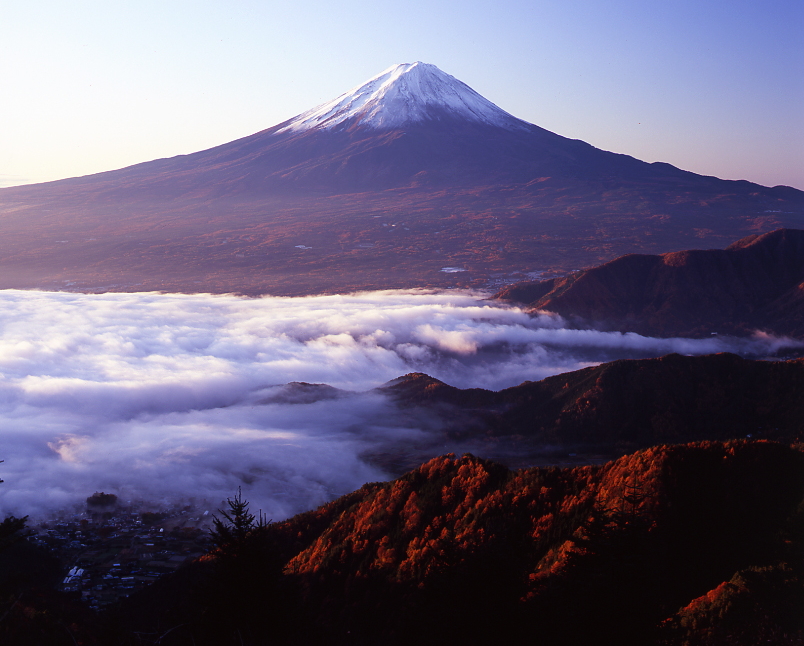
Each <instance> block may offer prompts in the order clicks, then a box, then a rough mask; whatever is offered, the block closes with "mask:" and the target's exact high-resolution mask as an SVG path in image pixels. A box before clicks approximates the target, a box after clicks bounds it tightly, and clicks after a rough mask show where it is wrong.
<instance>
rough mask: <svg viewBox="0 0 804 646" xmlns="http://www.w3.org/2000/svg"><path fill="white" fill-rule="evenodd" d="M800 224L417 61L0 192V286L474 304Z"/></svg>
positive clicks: (778, 195)
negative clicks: (182, 148)
mask: <svg viewBox="0 0 804 646" xmlns="http://www.w3.org/2000/svg"><path fill="white" fill-rule="evenodd" d="M803 214H804V192H802V191H798V190H796V189H792V188H789V187H775V188H767V187H762V186H758V185H756V184H752V183H749V182H745V181H738V182H734V181H725V180H719V179H717V178H714V177H707V176H702V175H696V174H694V173H691V172H687V171H683V170H680V169H678V168H676V167H674V166H671V165H669V164H665V163H646V162H642V161H639V160H637V159H635V158H633V157H630V156H628V155H623V154H617V153H612V152H606V151H603V150H599V149H597V148H595V147H593V146H591V145H589V144H587V143H585V142H583V141H580V140H575V139H569V138H566V137H563V136H560V135H558V134H555V133H552V132H549V131H548V130H545V129H543V128H540V127H538V126H536V125H533V124H530V123H527V122H525V121H522V120H521V119H518V118H516V117H514V116H513V115H511V114H509V113H507V112H505V111H504V110H503V109H501V108H499V107H498V106H496V105H495V104H493V103H492V102H491V101H489V100H487V99H485V98H484V97H482V96H481V95H480V94H478V93H477V92H475V91H474V90H472V89H471V88H470V87H469V86H467V85H466V84H464V83H462V82H461V81H459V80H458V79H456V78H454V77H452V76H450V75H449V74H446V73H444V72H442V71H441V70H440V69H438V68H437V67H436V66H434V65H429V64H426V63H421V62H416V63H406V64H400V65H394V66H392V67H390V68H388V69H387V70H385V71H384V72H382V73H380V74H378V75H377V76H375V77H373V78H371V79H369V80H368V81H366V82H365V83H364V84H362V85H360V86H358V87H356V88H354V89H352V90H350V91H349V92H346V93H345V94H343V95H341V96H339V97H337V98H335V99H333V100H332V101H329V102H327V103H324V104H322V105H320V106H318V107H315V108H313V109H311V110H309V111H307V112H304V113H302V114H300V115H298V116H296V117H294V118H292V119H289V120H288V121H285V122H283V123H280V124H277V125H275V126H273V127H271V128H268V129H267V130H263V131H261V132H258V133H256V134H253V135H250V136H248V137H244V138H242V139H238V140H236V141H232V142H230V143H226V144H223V145H220V146H217V147H214V148H211V149H208V150H204V151H200V152H197V153H194V154H190V155H180V156H178V157H173V158H170V159H159V160H154V161H150V162H145V163H142V164H137V165H135V166H131V167H128V168H123V169H120V170H114V171H108V172H104V173H98V174H95V175H89V176H86V177H78V178H71V179H65V180H59V181H56V182H49V183H45V184H38V185H30V186H20V187H12V188H6V189H0V236H1V238H2V241H3V242H2V243H0V245H1V246H0V270H2V273H0V276H2V278H0V287H48V288H53V287H60V288H61V287H65V286H69V287H70V288H73V289H113V290H118V289H120V290H139V289H166V290H180V291H214V292H220V291H237V292H243V293H274V294H305V293H316V292H322V291H345V290H351V289H366V288H387V287H413V286H432V287H445V286H469V285H474V286H480V287H492V286H495V285H494V283H495V281H497V282H499V281H503V282H505V281H507V280H509V279H510V278H509V277H510V276H511V275H512V274H517V272H518V274H519V275H520V276H524V275H527V274H530V275H533V274H535V273H540V274H548V275H549V274H550V272H558V273H562V272H566V271H569V270H572V269H577V268H580V267H584V266H589V265H592V264H598V263H599V262H603V261H607V260H611V259H612V258H614V257H616V256H617V255H622V254H623V253H629V252H643V253H645V252H646V253H664V252H668V251H675V250H678V249H684V248H690V247H694V246H698V244H701V243H703V244H706V245H708V246H716V247H725V246H726V245H728V244H729V243H731V242H733V241H734V240H735V239H738V238H740V237H743V236H745V235H747V234H750V233H757V232H760V233H761V232H763V231H768V230H771V229H775V228H777V227H780V226H786V227H792V228H797V227H800V226H801V223H802V218H803ZM696 243H697V244H696Z"/></svg>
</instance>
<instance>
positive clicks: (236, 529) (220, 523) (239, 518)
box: [210, 487, 263, 548]
mask: <svg viewBox="0 0 804 646" xmlns="http://www.w3.org/2000/svg"><path fill="white" fill-rule="evenodd" d="M226 503H227V505H228V506H229V508H228V510H223V509H218V512H219V513H220V514H221V516H223V519H221V518H218V517H217V516H213V517H212V530H211V531H210V536H211V538H212V543H213V545H215V547H219V548H225V547H229V546H231V545H233V544H237V543H240V542H242V541H243V539H244V538H245V537H246V535H247V534H248V533H249V532H250V531H251V530H252V529H254V528H255V527H257V526H258V525H262V524H263V523H262V518H260V522H259V523H257V522H255V521H256V518H255V516H254V514H252V513H251V512H250V511H249V508H248V506H249V502H248V500H243V492H242V490H241V488H240V487H238V488H237V494H236V495H235V496H234V497H233V498H227V499H226Z"/></svg>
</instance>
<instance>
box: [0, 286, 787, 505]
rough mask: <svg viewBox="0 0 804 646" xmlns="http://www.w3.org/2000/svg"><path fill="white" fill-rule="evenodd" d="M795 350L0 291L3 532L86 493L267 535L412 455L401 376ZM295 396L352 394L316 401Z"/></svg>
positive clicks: (417, 317)
mask: <svg viewBox="0 0 804 646" xmlns="http://www.w3.org/2000/svg"><path fill="white" fill-rule="evenodd" d="M783 345H790V343H789V342H788V341H785V340H780V339H776V338H772V337H768V336H757V337H754V338H751V339H739V340H738V339H730V338H723V337H713V338H710V339H699V340H693V339H658V338H647V337H643V336H639V335H636V334H621V333H617V332H599V331H595V330H579V329H570V328H568V327H566V326H565V325H564V322H563V321H562V320H561V319H560V318H558V317H555V316H551V315H547V314H544V315H535V316H534V315H529V314H528V313H526V312H524V311H523V310H521V309H518V308H515V307H509V306H506V305H502V304H500V303H496V302H493V301H487V300H484V299H483V296H482V295H480V294H473V293H469V292H448V293H428V292H422V291H385V292H370V293H361V294H352V295H335V296H312V297H304V298H276V297H264V298H242V297H237V296H212V295H206V294H200V295H198V294H196V295H182V294H157V293H139V294H74V293H64V292H36V291H19V290H7V291H0V459H3V460H4V461H5V462H4V464H2V468H0V475H1V476H2V478H3V479H4V480H5V482H4V484H2V485H0V516H4V515H6V514H10V513H13V514H15V515H23V514H30V515H32V516H33V517H34V518H44V517H47V516H48V515H50V514H52V513H54V512H56V511H58V510H63V509H72V508H77V507H78V506H79V505H80V504H81V503H82V502H83V500H84V499H85V498H86V497H87V496H88V495H90V494H92V493H93V492H95V491H105V492H107V493H115V494H117V495H118V496H119V497H120V498H121V499H122V500H124V501H128V500H132V501H144V502H143V504H144V506H150V507H158V506H159V505H169V504H171V503H173V502H176V501H191V502H194V503H195V504H196V505H197V506H199V507H202V508H209V509H212V510H214V509H215V508H216V507H219V506H220V505H221V502H222V501H223V500H224V499H225V498H226V497H229V496H231V495H233V494H234V493H235V492H236V490H237V487H238V486H242V487H243V493H244V496H245V497H247V498H248V499H249V500H251V501H252V505H253V508H254V509H257V508H260V509H262V510H263V511H264V512H265V513H266V514H267V516H268V517H269V518H273V519H274V520H277V519H280V518H284V517H287V516H290V515H292V514H294V513H297V512H300V511H303V510H306V509H309V508H312V507H315V506H317V505H319V504H322V503H324V502H326V501H328V500H331V499H332V498H334V497H336V496H338V495H341V494H344V493H347V492H349V491H352V490H353V489H355V488H357V487H359V486H360V485H361V484H363V483H365V482H367V481H374V480H382V479H387V478H388V477H389V474H387V473H384V472H383V471H382V470H380V469H379V468H378V467H376V466H372V464H370V463H367V462H366V461H365V460H364V459H362V458H361V455H365V454H366V453H371V451H372V450H375V449H379V448H381V447H382V446H383V445H384V444H386V443H387V442H389V441H393V442H395V443H397V444H398V443H400V442H402V443H404V442H405V441H408V440H410V441H411V442H414V441H417V440H420V439H421V438H422V436H424V435H426V434H427V433H428V429H427V428H426V425H424V424H423V425H422V426H421V427H420V428H417V427H416V426H415V425H413V426H412V425H411V424H410V420H409V419H407V420H404V421H403V420H402V419H400V418H398V416H397V415H396V413H395V409H394V407H393V405H392V404H391V403H390V402H389V401H388V400H387V399H386V397H385V396H384V395H382V394H381V392H377V391H372V389H373V388H375V387H377V386H380V385H382V384H383V383H385V382H387V381H389V380H391V379H394V378H396V377H398V376H400V375H404V374H406V373H409V372H425V373H428V374H430V375H432V376H434V377H437V378H438V379H441V380H443V381H445V382H447V383H449V384H451V385H454V386H458V387H462V388H466V387H483V388H489V389H494V390H499V389H501V388H505V387H509V386H513V385H516V384H519V383H521V382H522V381H525V380H531V381H533V380H538V379H541V378H543V377H546V376H549V375H552V374H557V373H560V372H565V371H568V370H575V369H578V368H581V367H585V366H588V365H593V364H595V363H598V362H601V361H608V360H612V359H617V358H637V357H650V356H661V355H664V354H667V353H670V352H680V353H683V354H708V353H712V352H722V351H732V352H738V353H741V354H744V355H754V356H763V355H769V354H771V353H773V352H775V351H776V350H777V349H778V348H779V347H781V346H783ZM289 382H310V383H324V384H329V385H331V386H334V387H336V388H339V389H345V390H349V391H356V393H357V394H355V395H353V396H349V397H334V398H325V399H323V400H317V401H311V400H310V399H309V398H308V399H305V398H304V397H302V398H299V397H295V396H293V395H292V392H291V390H289V389H287V388H285V387H284V384H287V383H289Z"/></svg>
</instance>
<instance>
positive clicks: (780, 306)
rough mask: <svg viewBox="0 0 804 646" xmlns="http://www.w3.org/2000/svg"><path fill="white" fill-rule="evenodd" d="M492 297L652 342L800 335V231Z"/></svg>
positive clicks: (632, 261) (803, 299) (614, 264)
mask: <svg viewBox="0 0 804 646" xmlns="http://www.w3.org/2000/svg"><path fill="white" fill-rule="evenodd" d="M496 297H497V298H500V299H504V300H510V301H516V302H521V303H526V304H528V305H529V306H530V307H531V308H534V309H542V310H549V311H551V312H556V313H558V314H561V315H562V316H564V317H566V318H568V319H570V320H571V321H573V320H574V321H583V322H584V323H585V324H591V325H594V326H599V327H602V328H607V329H617V330H623V331H626V330H627V331H632V332H639V333H642V334H650V335H659V336H707V335H709V334H712V333H721V334H723V333H726V334H747V333H750V332H752V331H754V330H762V331H766V332H772V333H775V334H785V335H793V336H796V337H799V338H801V337H804V231H802V230H796V229H778V230H776V231H772V232H769V233H765V234H764V235H752V236H749V237H747V238H743V239H742V240H739V241H737V242H735V243H734V244H732V245H731V246H729V247H728V248H726V249H723V250H721V249H709V250H690V251H679V252H675V253H666V254H662V255H655V256H649V255H637V254H632V255H627V256H623V257H621V258H617V259H616V260H612V261H611V262H608V263H606V264H604V265H601V266H599V267H595V268H593V269H589V270H586V271H582V272H577V273H573V274H570V275H569V276H566V277H564V278H556V279H552V280H544V281H536V282H530V283H520V284H518V285H513V286H511V287H509V288H506V289H503V290H502V291H501V292H499V293H498V294H497V296H496Z"/></svg>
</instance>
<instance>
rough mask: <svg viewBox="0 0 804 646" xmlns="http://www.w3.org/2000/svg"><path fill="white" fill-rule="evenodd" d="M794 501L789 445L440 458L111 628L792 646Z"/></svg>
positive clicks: (369, 640) (209, 568) (232, 639)
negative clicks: (567, 462) (522, 462)
mask: <svg viewBox="0 0 804 646" xmlns="http://www.w3.org/2000/svg"><path fill="white" fill-rule="evenodd" d="M803 498H804V454H803V453H802V452H801V451H800V450H799V449H797V448H793V447H790V446H787V445H784V444H780V443H775V442H768V441H729V442H702V443H694V444H686V445H664V446H658V447H654V448H650V449H647V450H643V451H639V452H636V453H633V454H630V455H627V456H624V457H622V458H620V459H618V460H616V461H613V462H610V463H607V464H605V465H601V466H585V467H576V468H571V469H558V468H532V469H524V470H517V471H511V470H508V469H507V468H505V467H503V466H501V465H499V464H496V463H493V462H490V461H487V460H483V459H479V458H476V457H474V456H471V455H464V456H462V457H455V456H451V455H448V456H443V457H439V458H435V459H433V460H430V461H429V462H427V463H426V464H424V465H422V466H421V467H420V468H418V469H416V470H414V471H412V472H410V473H408V474H406V475H404V476H402V477H400V478H398V479H396V480H394V481H391V482H387V483H373V484H368V485H365V486H364V487H362V488H361V489H359V490H358V491H356V492H353V493H351V494H349V495H347V496H344V497H342V498H339V499H338V500H335V501H334V502H332V503H330V504H328V505H324V506H323V507H321V508H319V509H317V510H314V511H310V512H306V513H304V514H300V515H299V516H296V517H294V518H291V519H289V520H287V521H284V522H281V523H271V524H268V525H267V526H264V527H258V528H255V529H254V530H252V531H251V532H250V533H248V534H247V535H246V536H245V537H243V538H242V539H239V540H237V541H235V542H233V543H232V544H228V545H223V546H221V547H219V548H218V549H217V550H214V551H213V552H211V553H210V554H209V555H207V556H206V557H204V558H202V559H201V560H200V561H199V562H196V563H195V564H193V565H192V566H191V567H187V568H185V569H183V570H182V571H180V572H178V573H177V575H176V576H174V577H170V578H167V579H164V580H162V581H160V582H159V583H157V584H155V585H154V586H152V587H151V588H149V589H148V590H147V591H146V592H144V593H143V594H141V595H139V597H136V598H132V599H130V600H128V601H127V602H126V603H125V604H123V605H122V606H121V607H119V608H117V609H116V610H115V611H114V612H113V613H110V614H111V616H113V617H114V618H115V622H117V623H115V624H114V625H115V626H116V632H114V634H113V635H112V634H110V635H109V636H108V637H107V639H111V638H113V639H115V640H117V641H116V642H114V641H112V642H109V643H121V644H141V643H160V644H176V645H178V644H240V643H243V644H270V643H279V644H295V643H316V644H317V643H320V644H378V643H383V644H402V643H412V642H414V641H415V642H418V643H423V644H445V643H446V644H461V643H466V644H484V643H489V641H491V640H495V641H497V640H503V641H504V642H507V643H511V644H539V643H543V644H557V645H560V644H620V645H627V644H634V645H636V644H641V645H644V644H657V645H659V644H689V645H690V646H692V645H699V644H700V645H703V644H746V645H747V644H756V643H759V641H763V642H765V643H768V642H770V643H776V644H797V643H800V642H801V639H802V638H803V637H804V632H802V631H803V630H804V624H803V623H802V616H801V613H800V612H799V610H800V607H801V603H802V601H804V592H802V590H803V588H804V586H803V585H802V584H803V583H804V576H803V575H804V569H803V568H804V559H803V558H802V557H803V556H804V540H802V539H803V537H804V506H802V499H803ZM107 630H109V628H108V626H107ZM157 639H158V642H157V641H155V640H157ZM148 640H151V641H148Z"/></svg>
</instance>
